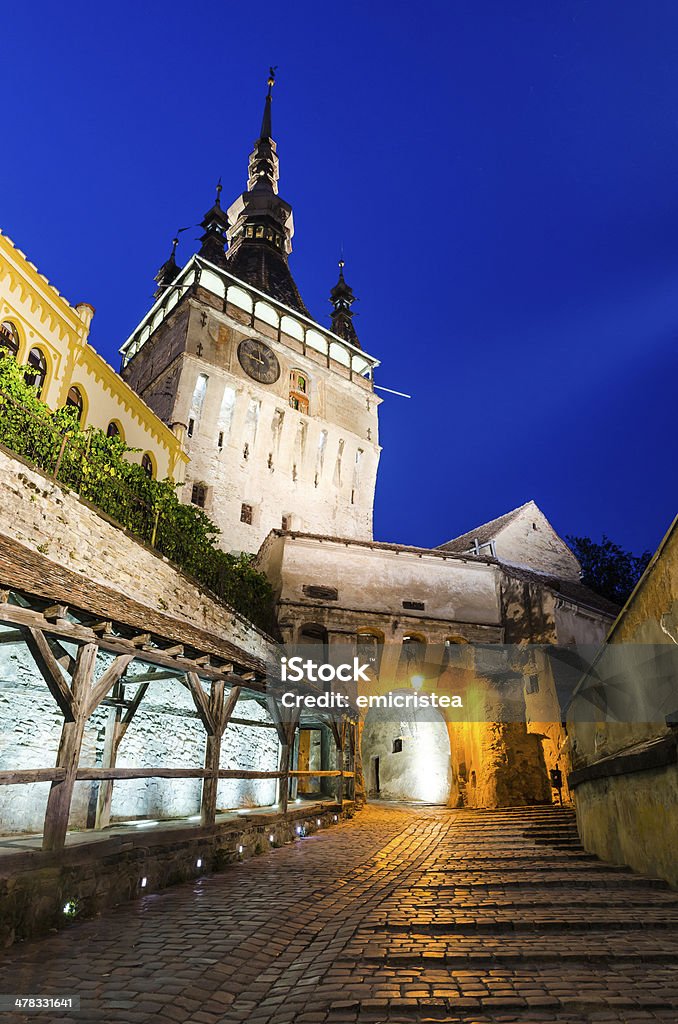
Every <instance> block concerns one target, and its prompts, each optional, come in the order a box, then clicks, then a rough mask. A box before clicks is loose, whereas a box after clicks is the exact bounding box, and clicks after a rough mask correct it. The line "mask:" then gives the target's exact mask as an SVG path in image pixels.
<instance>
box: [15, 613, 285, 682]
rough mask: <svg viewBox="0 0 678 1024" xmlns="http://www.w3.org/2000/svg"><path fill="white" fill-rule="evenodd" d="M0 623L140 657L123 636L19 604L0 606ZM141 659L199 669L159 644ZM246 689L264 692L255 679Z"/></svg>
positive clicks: (211, 673) (211, 672)
mask: <svg viewBox="0 0 678 1024" xmlns="http://www.w3.org/2000/svg"><path fill="white" fill-rule="evenodd" d="M0 623H7V624H9V625H12V626H14V625H19V626H25V627H27V628H30V629H37V630H41V631H42V632H44V633H47V634H49V636H50V637H58V638H60V639H63V640H67V641H68V642H69V643H94V642H96V643H98V644H99V647H100V648H101V650H102V651H110V652H111V653H112V654H131V653H133V652H135V651H136V656H137V657H138V656H139V652H138V651H137V649H136V648H135V647H134V646H133V645H132V644H130V642H129V641H128V640H125V639H124V638H123V637H117V636H109V637H106V636H105V635H104V636H101V637H99V636H98V635H97V634H96V633H95V632H93V631H92V630H91V629H89V628H88V627H87V626H79V625H76V624H75V623H70V622H69V623H67V624H64V623H50V622H48V621H47V620H46V619H45V617H44V616H43V615H41V614H40V613H39V612H35V611H33V610H31V609H29V608H20V607H19V606H18V605H4V606H0ZM143 660H144V661H146V662H149V663H150V664H152V665H159V666H160V667H161V668H167V669H172V670H173V671H175V672H177V673H178V674H181V673H185V672H186V671H187V669H194V670H195V671H196V672H197V671H198V669H199V666H196V665H195V662H193V661H191V660H190V658H186V659H184V660H183V661H180V660H179V659H176V660H175V659H173V658H172V657H168V656H167V654H166V653H165V652H164V651H163V650H162V649H161V648H159V647H154V648H153V649H152V650H150V651H148V652H144V654H143ZM194 666H195V667H194ZM263 673H264V669H263V668H262V675H263ZM200 675H201V676H203V677H204V678H206V679H225V681H226V682H228V683H234V684H236V685H237V684H239V683H241V682H242V679H241V677H240V676H231V675H230V674H229V673H227V672H223V671H221V670H219V669H215V668H206V667H205V668H202V669H200ZM248 689H249V690H256V691H257V692H259V693H262V694H263V693H264V691H265V684H264V683H263V682H259V681H256V680H255V681H254V682H252V683H248Z"/></svg>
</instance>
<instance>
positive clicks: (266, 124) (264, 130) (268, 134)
mask: <svg viewBox="0 0 678 1024" xmlns="http://www.w3.org/2000/svg"><path fill="white" fill-rule="evenodd" d="M277 70H278V65H277V64H276V65H275V67H270V68H269V69H268V92H267V93H266V102H265V103H264V116H263V117H262V119H261V134H260V135H259V139H270V138H272V132H273V129H272V128H271V93H272V90H273V86H274V85H275V73H276V71H277Z"/></svg>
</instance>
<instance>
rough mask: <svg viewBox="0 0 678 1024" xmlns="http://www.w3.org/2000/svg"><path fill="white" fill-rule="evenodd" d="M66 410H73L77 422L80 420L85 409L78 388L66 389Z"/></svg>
mask: <svg viewBox="0 0 678 1024" xmlns="http://www.w3.org/2000/svg"><path fill="white" fill-rule="evenodd" d="M29 361H30V360H29ZM66 408H67V409H75V410H76V411H77V413H78V422H80V421H81V420H82V411H83V409H84V408H85V402H84V399H83V397H82V392H81V391H80V388H76V387H75V386H73V387H71V388H69V389H68V395H67V396H66Z"/></svg>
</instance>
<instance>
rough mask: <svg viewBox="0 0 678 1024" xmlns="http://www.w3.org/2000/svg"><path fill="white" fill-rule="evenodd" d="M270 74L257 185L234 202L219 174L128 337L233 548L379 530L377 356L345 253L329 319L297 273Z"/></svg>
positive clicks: (129, 350) (150, 391)
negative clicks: (359, 312)
mask: <svg viewBox="0 0 678 1024" xmlns="http://www.w3.org/2000/svg"><path fill="white" fill-rule="evenodd" d="M273 84H274V76H273V72H271V76H270V78H269V81H268V93H267V96H266V100H265V105H264V115H263V119H262V125H261V132H260V135H259V138H258V139H257V141H256V142H255V144H254V150H253V152H252V154H251V155H250V158H249V167H248V180H247V188H246V190H245V191H244V192H243V193H242V194H241V195H240V196H239V197H238V198H237V199H236V200H235V202H233V203H232V204H231V206H230V207H229V208H228V210H227V211H224V210H223V209H222V206H221V191H222V187H221V182H220V183H219V185H218V186H217V192H216V197H215V201H214V204H213V205H212V207H211V209H210V210H208V212H207V213H206V214H205V217H204V218H203V220H202V223H201V227H202V230H203V234H202V236H201V239H200V242H201V246H200V249H199V250H198V252H197V253H196V254H195V255H194V256H192V257H191V258H190V259H189V260H188V262H187V263H186V264H185V266H184V267H183V268H181V267H180V266H179V265H178V264H177V262H176V258H175V252H176V239H175V243H174V244H173V247H172V253H171V255H170V257H169V259H168V260H167V261H166V262H165V263H164V264H163V266H162V267H161V268H160V270H159V272H158V274H157V276H156V282H157V285H158V287H157V290H156V293H155V295H156V302H155V304H154V305H153V307H152V308H151V309H150V310H149V312H148V313H147V315H146V316H145V317H144V318H143V320H142V321H141V323H140V324H138V326H137V327H136V328H135V330H134V331H133V332H132V334H131V335H130V337H129V338H128V339H127V341H126V342H125V344H124V345H123V346H122V349H121V352H122V356H123V369H122V375H123V377H124V378H125V380H126V381H127V382H128V383H129V384H130V385H131V386H132V387H133V388H134V389H135V390H136V391H137V392H138V393H139V394H140V395H141V396H142V398H143V399H144V401H145V402H146V403H147V404H148V405H150V407H151V408H152V409H153V410H154V411H155V412H156V413H157V414H158V415H159V416H160V417H161V419H163V420H164V421H165V422H166V423H168V424H169V425H170V426H171V427H172V429H173V430H174V431H175V432H176V433H177V434H178V435H179V436H181V437H182V438H183V439H184V443H185V447H186V451H187V453H188V455H189V457H190V463H189V465H188V467H187V470H186V482H185V484H184V486H183V488H182V491H181V497H182V500H184V501H187V502H193V503H194V504H196V505H198V506H200V507H201V508H204V509H205V511H206V513H207V514H208V515H209V516H210V518H211V519H212V520H213V521H214V522H215V523H216V524H217V525H218V526H219V528H220V530H221V538H220V543H221V546H222V547H223V548H224V549H225V550H228V551H250V552H253V551H257V550H258V548H259V546H260V544H261V542H262V541H263V539H264V538H265V537H266V536H267V534H268V533H269V532H270V531H271V530H273V529H284V530H290V531H295V532H303V533H314V534H321V535H325V536H333V537H346V538H349V539H353V540H366V541H368V540H371V539H372V507H373V500H374V487H375V482H376V473H377V464H378V460H379V451H380V448H379V444H378V421H377V408H378V405H379V401H380V400H379V398H377V397H376V395H375V393H374V384H373V373H374V368H375V367H376V366H377V365H378V361H377V360H376V359H374V358H373V357H372V356H370V355H368V354H367V353H366V352H365V351H364V350H363V349H362V347H361V345H360V342H359V340H358V336H357V334H356V331H355V328H354V326H353V322H352V316H353V314H352V311H351V305H352V303H353V301H354V296H353V292H352V291H351V289H350V288H349V287H348V285H347V284H346V282H345V280H344V273H343V261H342V263H341V269H340V273H339V281H338V282H337V284H336V285H335V287H334V288H333V289H332V292H331V297H330V301H331V303H332V318H331V327H330V328H327V327H324V326H322V325H321V324H319V323H318V322H316V321H315V320H314V319H313V318H312V317H311V315H310V314H309V311H308V309H307V308H306V306H305V304H304V302H303V300H302V298H301V295H300V294H299V289H298V288H297V286H296V283H295V281H294V279H293V277H292V273H291V271H290V267H289V262H288V261H289V256H290V253H291V252H292V236H293V233H294V224H293V218H292V208H291V206H290V205H289V204H288V203H286V202H285V200H283V199H281V198H280V196H279V195H278V178H279V162H278V154H277V147H276V143H275V142H274V141H273V138H272V128H271V100H272V87H273Z"/></svg>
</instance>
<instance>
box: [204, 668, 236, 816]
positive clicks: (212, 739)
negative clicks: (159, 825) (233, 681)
mask: <svg viewBox="0 0 678 1024" xmlns="http://www.w3.org/2000/svg"><path fill="white" fill-rule="evenodd" d="M224 685H225V684H224V681H223V679H219V680H216V681H215V682H213V683H212V692H211V693H210V699H209V710H210V715H211V718H212V723H213V731H212V732H211V733H210V732H208V734H207V744H206V746H205V769H206V770H207V771H208V772H210V774H209V775H208V776H206V777H205V779H204V781H203V784H202V797H201V801H200V824H201V825H213V824H214V822H215V820H216V816H217V788H218V786H219V762H220V760H221V741H222V738H223V735H224V732H225V731H226V727H227V726H228V723H229V721H230V719H231V716H232V714H233V711H234V709H235V706H236V704H237V702H238V697H239V696H240V691H241V687H240V686H234V687H233V688H232V690H231V692H230V693H229V695H228V700H227V701H226V703H225V704H224Z"/></svg>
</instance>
